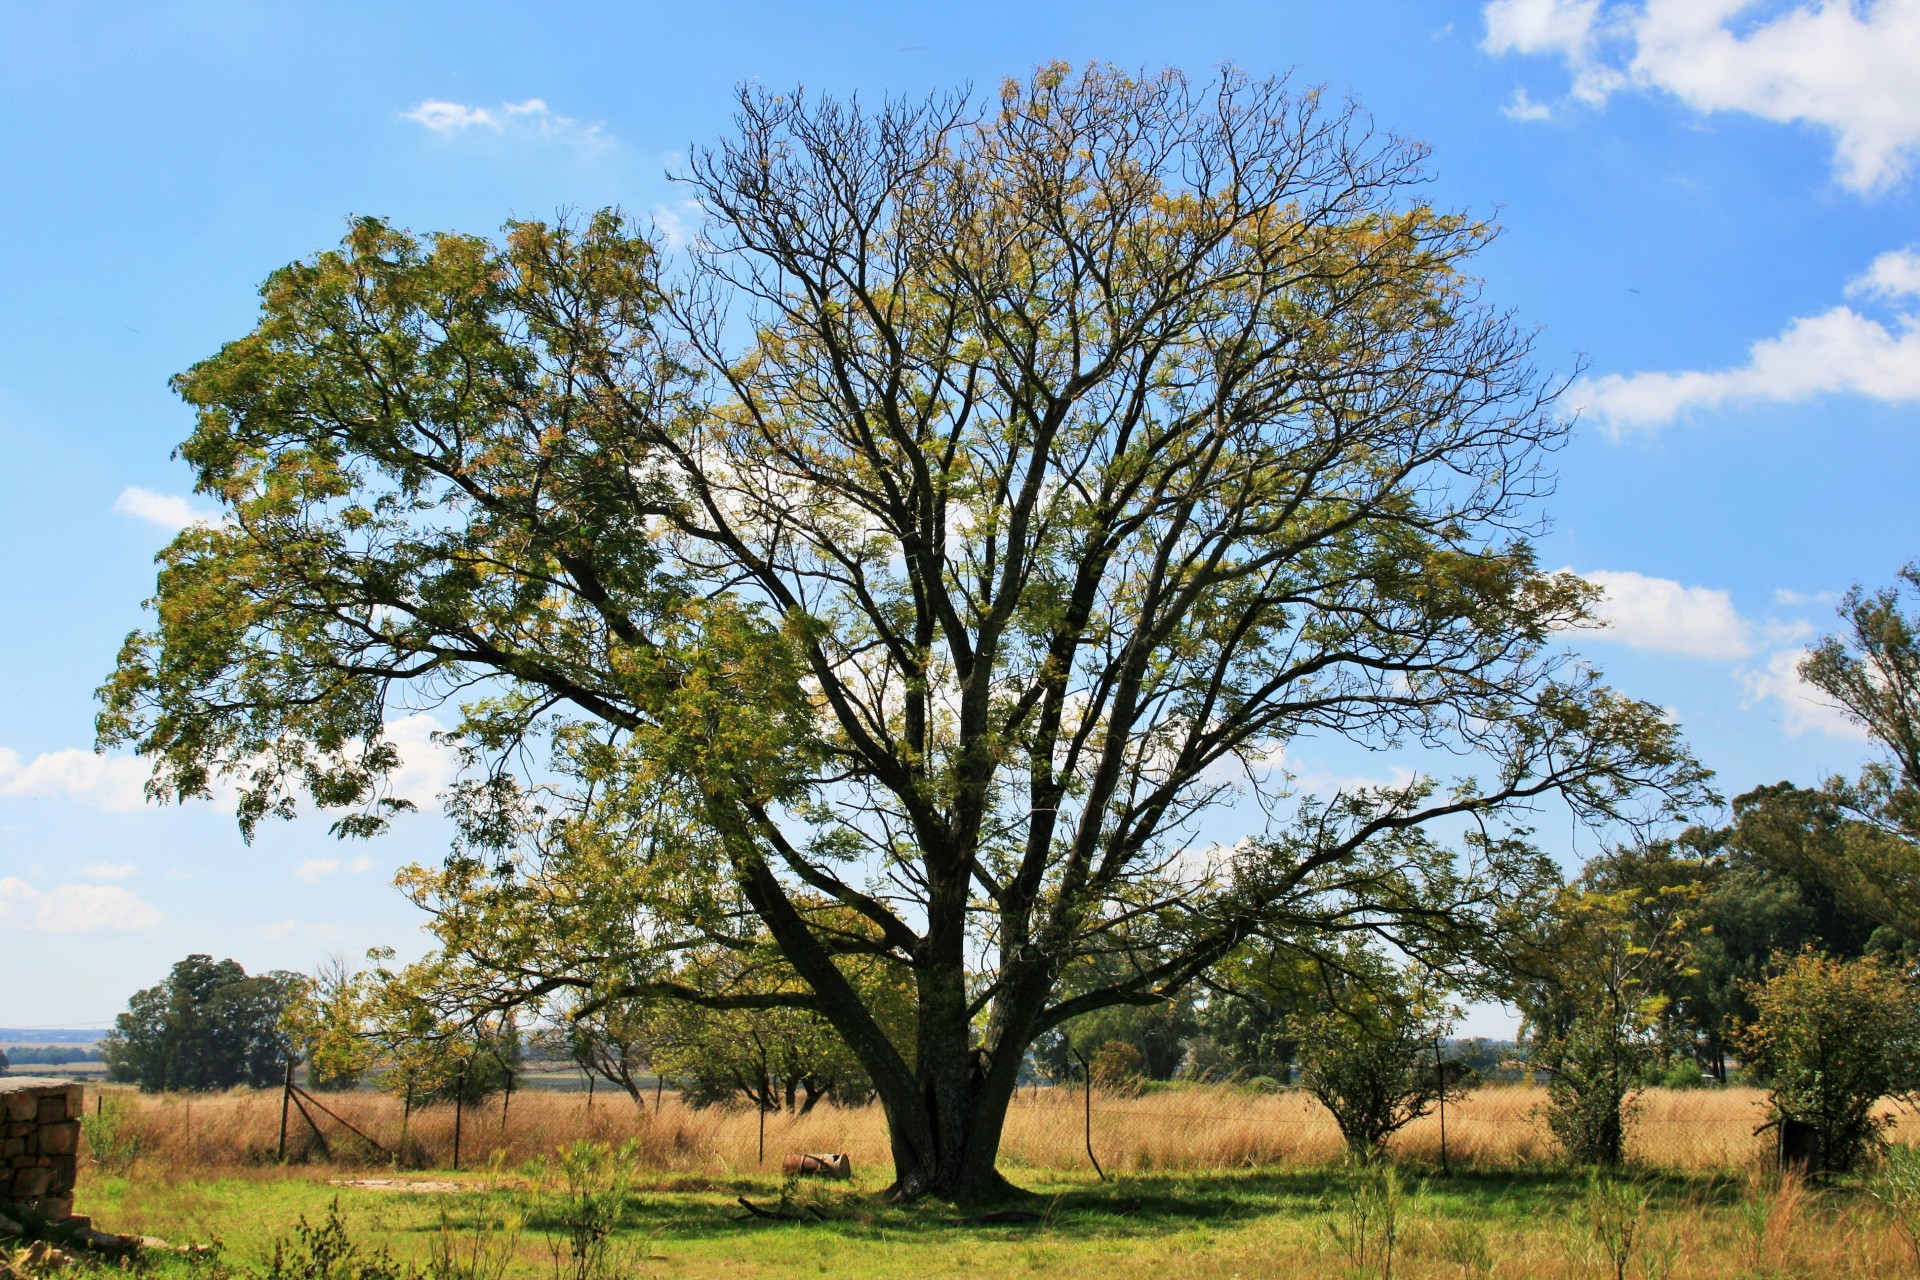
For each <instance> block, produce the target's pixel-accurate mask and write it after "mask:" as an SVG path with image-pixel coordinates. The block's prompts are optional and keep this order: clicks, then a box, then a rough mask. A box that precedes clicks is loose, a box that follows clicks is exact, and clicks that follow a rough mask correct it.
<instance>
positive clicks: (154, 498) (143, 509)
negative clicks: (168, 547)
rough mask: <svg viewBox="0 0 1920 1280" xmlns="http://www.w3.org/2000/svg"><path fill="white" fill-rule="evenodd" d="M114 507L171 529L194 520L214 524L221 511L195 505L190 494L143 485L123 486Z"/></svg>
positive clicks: (124, 512) (125, 513)
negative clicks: (158, 491)
mask: <svg viewBox="0 0 1920 1280" xmlns="http://www.w3.org/2000/svg"><path fill="white" fill-rule="evenodd" d="M113 509H114V511H115V512H117V513H118V514H120V515H123V516H132V517H133V518H134V519H136V520H145V521H147V522H149V523H151V524H157V525H159V526H160V527H161V528H162V529H165V530H167V531H168V532H169V533H178V532H180V530H182V529H184V528H186V527H187V526H188V525H190V524H212V523H213V522H214V521H215V520H217V519H219V516H218V514H217V513H215V512H212V511H207V510H205V509H203V508H201V507H197V506H195V505H194V503H193V501H192V499H190V498H182V497H178V496H176V495H174V494H171V493H155V492H154V491H153V490H151V489H142V488H141V487H140V486H139V485H128V486H127V487H126V488H125V489H122V490H121V491H120V496H119V497H117V498H115V499H114V500H113Z"/></svg>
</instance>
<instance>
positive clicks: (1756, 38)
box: [1482, 0, 1920, 191]
mask: <svg viewBox="0 0 1920 1280" xmlns="http://www.w3.org/2000/svg"><path fill="white" fill-rule="evenodd" d="M1755 7H1756V6H1755V5H1754V4H1753V3H1752V0H1641V2H1640V3H1612V4H1605V5H1603V4H1601V3H1599V0H1490V3H1488V4H1487V5H1486V6H1485V7H1484V9H1483V10H1482V13H1483V16H1484V18H1485V20H1486V25H1487V34H1486V39H1485V40H1484V41H1483V42H1482V47H1483V48H1485V49H1486V50H1487V51H1488V52H1489V53H1495V54H1502V53H1519V54H1536V55H1547V56H1557V57H1559V58H1560V59H1561V60H1562V61H1563V62H1565V64H1566V66H1567V70H1568V72H1569V74H1570V75H1571V77H1572V84H1571V86H1570V90H1569V91H1570V93H1571V94H1572V96H1573V97H1575V98H1578V99H1580V100H1582V101H1585V102H1588V103H1591V104H1594V105H1596V106H1597V105H1600V104H1602V103H1604V102H1605V101H1606V99H1607V98H1608V97H1609V96H1610V95H1611V94H1613V93H1614V92H1617V91H1618V90H1620V89H1623V88H1627V87H1632V88H1636V89H1640V90H1643V91H1654V92H1661V93H1667V94H1671V95H1672V96H1673V97H1675V98H1678V99H1679V100H1680V101H1681V102H1684V103H1686V104H1687V105H1688V106H1690V107H1692V108H1694V109H1695V110H1696V111H1701V112H1714V111H1738V112H1744V113H1746V114H1749V115H1754V116H1758V117H1760V118H1761V119H1763V120H1771V121H1775V122H1777V123H1781V124H1791V123H1804V124H1812V125H1817V126H1819V127H1821V128H1824V129H1826V130H1827V131H1828V132H1830V133H1831V134H1832V135H1833V137H1834V160H1835V166H1836V168H1837V169H1838V171H1839V177H1840V181H1841V182H1842V183H1844V184H1845V185H1846V186H1848V187H1850V188H1852V189H1854V190H1856V191H1872V190H1875V189H1879V188H1884V187H1888V186H1891V185H1893V184H1894V183H1896V182H1898V181H1899V180H1900V179H1901V178H1902V177H1904V176H1905V175H1906V172H1907V169H1908V166H1909V164H1910V163H1911V160H1912V157H1913V153H1914V151H1915V150H1916V148H1920V74H1915V70H1914V68H1915V67H1916V66H1920V4H1916V3H1914V0H1858V2H1855V3H1848V2H1845V0H1828V2H1825V3H1816V4H1796V5H1794V6H1792V7H1790V8H1786V9H1784V10H1782V9H1780V8H1779V7H1778V6H1769V7H1768V8H1767V9H1765V10H1763V11H1762V12H1761V13H1760V14H1758V15H1755V14H1753V13H1752V10H1754V9H1755Z"/></svg>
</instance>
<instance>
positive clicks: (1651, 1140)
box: [115, 1086, 1768, 1175]
mask: <svg viewBox="0 0 1920 1280" xmlns="http://www.w3.org/2000/svg"><path fill="white" fill-rule="evenodd" d="M1544 1097H1545V1094H1544V1093H1543V1092H1542V1091H1541V1090H1538V1089H1533V1088H1526V1087H1492V1088H1485V1089H1481V1090H1478V1091H1476V1092H1474V1093H1472V1094H1469V1095H1468V1096H1467V1098H1466V1099H1465V1100H1464V1101H1463V1102H1461V1103H1459V1104H1458V1105H1456V1106H1452V1107H1449V1108H1448V1111H1447V1120H1446V1127H1447V1154H1448V1156H1449V1159H1450V1160H1451V1162H1452V1163H1453V1164H1455V1165H1457V1166H1459V1167H1462V1168H1471V1169H1482V1170H1525V1169H1537V1168H1541V1167H1550V1166H1552V1165H1554V1164H1555V1163H1556V1161H1557V1159H1558V1156H1557V1149H1556V1147H1555V1145H1554V1143H1553V1140H1552V1137H1551V1136H1550V1135H1549V1134H1548V1133H1547V1129H1546V1125H1545V1123H1544V1121H1543V1120H1541V1119H1540V1117H1539V1115H1538V1114H1537V1112H1538V1108H1539V1106H1540V1104H1541V1102H1542V1101H1543V1099H1544ZM115 1099H116V1101H117V1102H118V1103H119V1105H120V1106H121V1107H122V1108H123V1110H124V1113H125V1116H126V1119H125V1121H124V1123H125V1125H126V1129H127V1132H128V1134H129V1136H130V1137H131V1138H132V1140H133V1144H134V1147H135V1149H136V1150H137V1151H138V1152H139V1153H140V1154H142V1155H144V1156H146V1157H149V1158H154V1159H160V1160H165V1161H167V1162H169V1163H172V1162H183V1163H185V1164H187V1165H190V1166H192V1167H195V1168H200V1169H210V1168H227V1167H235V1166H244V1165H257V1164H260V1163H262V1162H263V1161H265V1160H270V1159H271V1158H272V1157H273V1156H274V1155H275V1153H276V1151H277V1148H278V1143H279V1127H280V1110H281V1107H280V1093H279V1091H278V1090H270V1091H252V1090H235V1091H233V1092H231V1093H226V1094H216V1095H204V1094H201V1095H186V1094H180V1095H161V1096H152V1095H143V1094H138V1093H134V1092H131V1091H125V1092H118V1093H116V1094H115ZM321 1099H322V1101H323V1102H324V1105H325V1106H326V1107H328V1108H330V1109H332V1110H333V1111H335V1112H337V1113H338V1115H339V1116H340V1117H341V1118H343V1119H344V1120H346V1121H348V1122H350V1123H351V1124H352V1125H353V1126H355V1127H356V1128H358V1129H360V1130H362V1131H363V1132H365V1133H366V1134H367V1135H368V1136H370V1137H371V1138H373V1139H374V1140H375V1141H377V1142H379V1143H380V1144H381V1145H382V1146H383V1147H384V1148H385V1150H386V1152H387V1153H388V1154H387V1155H385V1156H383V1155H381V1154H380V1153H379V1152H376V1151H374V1150H373V1149H372V1148H370V1147H369V1146H368V1145H367V1144H365V1143H363V1142H361V1141H359V1140H358V1139H357V1138H355V1137H354V1136H352V1134H351V1133H349V1132H348V1131H347V1130H346V1128H345V1127H344V1126H342V1125H341V1124H339V1123H338V1122H336V1121H335V1120H334V1119H332V1118H330V1117H328V1116H326V1115H324V1114H321V1113H319V1112H313V1115H314V1119H315V1120H316V1121H317V1122H318V1124H319V1127H320V1129H321V1133H322V1136H323V1137H324V1139H325V1141H326V1143H327V1145H328V1149H329V1151H330V1158H329V1161H328V1162H330V1163H332V1162H337V1163H343V1164H385V1163H390V1162H391V1158H392V1153H396V1152H398V1151H399V1150H400V1138H401V1129H402V1121H403V1117H402V1106H401V1103H400V1102H399V1101H397V1100H395V1099H393V1098H390V1097H388V1096H387V1095H385V1094H380V1093H373V1092H367V1091H356V1092H352V1093H344V1094H324V1095H321ZM1083 1106H1084V1099H1083V1098H1082V1095H1081V1093H1080V1091H1079V1090H1078V1089H1073V1088H1052V1089H1038V1090H1022V1091H1021V1093H1020V1095H1019V1097H1018V1099H1017V1100H1016V1101H1015V1103H1014V1105H1013V1107H1012V1110H1011V1114H1010V1115H1009V1118H1008V1122H1007V1130H1006V1138H1005V1141H1004V1143H1003V1144H1002V1148H1001V1150H1002V1163H1003V1164H1004V1165H1005V1166H1006V1167H1007V1168H1008V1169H1010V1170H1019V1169H1031V1170H1045V1171H1066V1170H1071V1169H1087V1168H1089V1167H1090V1166H1089V1163H1088V1160H1087V1154H1086V1142H1085V1132H1084V1128H1083V1126H1084V1123H1085V1117H1084V1112H1083ZM503 1111H504V1124H503V1114H502V1113H503ZM1764 1117H1765V1094H1764V1093H1762V1092H1761V1091H1760V1090H1757V1089H1741V1088H1727V1089H1701V1090H1686V1091H1669V1090H1657V1089H1656V1090H1650V1091H1648V1092H1647V1093H1646V1094H1644V1095H1643V1096H1642V1099H1641V1106H1640V1110H1639V1112H1638V1115H1637V1116H1636V1118H1635V1121H1634V1123H1633V1126H1632V1128H1631V1130H1630V1138H1629V1152H1630V1158H1631V1159H1632V1161H1633V1162H1634V1163H1635V1164H1636V1165H1639V1166H1641V1167H1644V1168H1649V1169H1662V1170H1693V1171H1707V1170H1744V1169H1747V1168H1749V1167H1751V1166H1753V1164H1754V1163H1755V1162H1756V1161H1757V1160H1759V1159H1760V1158H1761V1157H1762V1156H1763V1154H1764V1153H1765V1152H1766V1151H1767V1150H1768V1147H1767V1139H1766V1136H1765V1135H1762V1136H1759V1137H1756V1136H1755V1135H1754V1129H1755V1128H1756V1127H1757V1126H1758V1125H1759V1124H1760V1123H1761V1122H1762V1120H1763V1119H1764ZM454 1120H455V1116H454V1109H453V1108H452V1107H451V1106H449V1105H445V1104H442V1105H439V1106H435V1107H431V1108H418V1109H415V1111H414V1112H413V1114H412V1116H411V1118H410V1119H409V1120H407V1121H406V1129H407V1139H408V1143H407V1145H408V1148H409V1156H408V1158H407V1160H406V1161H405V1162H404V1163H408V1164H413V1165H418V1166H421V1167H434V1168H445V1167H448V1166H450V1165H451V1164H452V1159H453V1137H454ZM1092 1128H1093V1154H1094V1155H1095V1157H1097V1158H1098V1160H1099V1161H1100V1164H1101V1165H1102V1166H1103V1167H1104V1168H1105V1169H1107V1171H1109V1172H1129V1173H1138V1172H1147V1171H1153V1170H1165V1171H1197V1170H1209V1169H1218V1170H1226V1169H1255V1168H1296V1169H1298V1168H1319V1167H1323V1166H1325V1165H1327V1164H1329V1163H1332V1162H1334V1161H1337V1160H1338V1159H1339V1158H1340V1156H1341V1152H1342V1147H1341V1142H1340V1135H1339V1131H1338V1130H1337V1129H1336V1128H1335V1127H1334V1125H1333V1121H1332V1119H1331V1117H1329V1116H1328V1115H1327V1113H1326V1111H1325V1110H1324V1109H1323V1108H1321V1107H1320V1105H1319V1104H1318V1103H1316V1102H1314V1101H1313V1100H1312V1099H1311V1098H1310V1097H1308V1096H1307V1095H1306V1094H1304V1093H1300V1092H1297V1091H1292V1090H1289V1091H1286V1092H1282V1093H1276V1094H1257V1093H1252V1092H1249V1091H1245V1090H1241V1089H1237V1088H1228V1087H1204V1086H1203V1087H1195V1088H1183V1089H1171V1090H1166V1091H1158V1092H1152V1093H1147V1094H1144V1095H1141V1096H1138V1097H1116V1096H1107V1095H1103V1094H1100V1093H1097V1092H1096V1093H1095V1095H1094V1098H1093V1126H1092ZM310 1133H311V1131H310V1129H309V1127H308V1125H307V1124H306V1122H305V1121H303V1120H302V1119H301V1115H300V1111H299V1110H298V1109H297V1108H296V1109H295V1110H294V1111H293V1112H292V1115H291V1120H290V1125H289V1148H290V1150H289V1155H290V1157H296V1158H299V1159H317V1158H320V1155H321V1152H320V1147H319V1144H318V1143H317V1142H315V1141H314V1140H313V1138H312V1137H311V1136H310ZM765 1133H766V1150H767V1156H768V1158H769V1160H770V1161H771V1162H772V1163H773V1164H774V1165H775V1166H777V1164H778V1161H779V1157H780V1155H781V1154H782V1153H784V1152H788V1151H844V1152H847V1153H848V1154H850V1155H851V1156H852V1157H853V1163H854V1166H855V1167H856V1168H859V1169H878V1168H882V1167H884V1166H885V1165H886V1164H887V1160H888V1157H887V1141H886V1126H885V1122H884V1120H883V1118H882V1116H881V1114H880V1109H879V1108H878V1107H877V1106H868V1107H846V1108H843V1107H833V1106H820V1107H817V1108H815V1109H814V1111H813V1112H812V1113H811V1114H808V1115H803V1116H795V1117H789V1116H787V1115H784V1114H775V1115H769V1116H767V1117H766V1123H765ZM581 1138H584V1139H588V1140H591V1141H596V1142H608V1143H616V1144H617V1143H620V1142H624V1141H626V1140H628V1139H633V1140H634V1141H635V1142H636V1143H637V1144H638V1147H639V1151H640V1158H641V1162H642V1165H643V1167H645V1168H649V1169H657V1170H662V1171H670V1172H675V1173H704V1174H716V1175H727V1174H733V1173H739V1172H748V1171H752V1170H754V1169H756V1168H759V1167H761V1159H760V1152H759V1148H760V1117H759V1116H758V1115H757V1113H755V1112H753V1111H750V1110H724V1109H720V1108H709V1109H706V1110H695V1109H692V1108H689V1107H685V1106H682V1105H680V1103H679V1102H678V1101H677V1100H676V1099H675V1097H674V1095H673V1094H672V1093H671V1092H669V1093H667V1094H666V1095H665V1099H664V1104H663V1105H662V1106H661V1108H660V1110H659V1112H658V1113H657V1114H656V1113H655V1111H654V1106H653V1097H652V1095H650V1094H649V1095H646V1097H645V1100H644V1105H643V1106H635V1105H634V1103H633V1102H631V1101H630V1100H629V1099H628V1098H627V1097H626V1096H625V1095H624V1094H618V1093H611V1092H601V1093H600V1094H599V1095H598V1097H597V1098H596V1099H595V1100H594V1101H593V1103H592V1105H591V1106H589V1105H588V1102H587V1099H586V1097H585V1095H583V1094H579V1093H568V1094H562V1093H549V1092H532V1091H521V1092H518V1093H516V1094H514V1095H513V1096H512V1098H511V1099H507V1098H503V1097H500V1096H496V1097H494V1098H493V1099H490V1100H489V1101H487V1102H486V1103H484V1104H482V1105H480V1106H477V1107H471V1108H468V1109H466V1111H465V1113H464V1115H463V1116H462V1117H461V1148H462V1149H461V1163H462V1165H463V1166H465V1167H468V1168H477V1167H482V1166H485V1165H486V1164H488V1163H489V1162H490V1161H491V1160H493V1159H494V1158H495V1156H496V1154H497V1155H499V1156H500V1157H501V1158H504V1159H505V1160H506V1161H508V1162H509V1163H516V1164H517V1163H519V1162H521V1161H523V1160H526V1159H529V1158H532V1157H535V1156H538V1155H540V1154H542V1153H545V1152H549V1151H552V1150H553V1149H554V1148H556V1147H558V1146H560V1145H562V1144H564V1143H567V1142H570V1141H573V1140H575V1139H581ZM1392 1149H1393V1154H1394V1156H1395V1158H1396V1159H1397V1160H1400V1161H1403V1162H1409V1163H1414V1164H1422V1165H1424V1164H1436V1165H1437V1164H1438V1163H1439V1160H1440V1117H1439V1116H1438V1115H1437V1114H1436V1115H1428V1116H1426V1117H1424V1118H1423V1119H1421V1120H1417V1121H1415V1122H1414V1123H1413V1124H1412V1125H1410V1126H1408V1127H1407V1128H1406V1129H1405V1130H1404V1131H1402V1132H1401V1133H1400V1134H1399V1135H1398V1136H1397V1137H1396V1138H1395V1139H1394V1142H1393V1147H1392Z"/></svg>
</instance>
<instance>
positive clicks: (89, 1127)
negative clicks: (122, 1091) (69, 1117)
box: [80, 1092, 141, 1173]
mask: <svg viewBox="0 0 1920 1280" xmlns="http://www.w3.org/2000/svg"><path fill="white" fill-rule="evenodd" d="M132 1121H133V1108H132V1107H130V1106H129V1105H128V1104H127V1100H126V1099H125V1098H123V1097H121V1096H120V1095H119V1094H117V1093H107V1092H102V1093H99V1094H97V1095H95V1103H94V1108H93V1110H92V1111H90V1112H85V1113H83V1114H82V1115H81V1117H80V1133H81V1135H82V1136H83V1137H84V1138H85V1139H86V1142H87V1154H89V1155H90V1156H92V1157H93V1162H94V1163H95V1164H97V1165H99V1166H100V1168H102V1169H103V1170H105V1171H107V1172H108V1173H125V1172H126V1171H127V1170H128V1169H130V1168H132V1167H133V1162H134V1161H135V1160H136V1159H138V1158H139V1156H140V1154H141V1143H140V1135H139V1133H138V1132H137V1131H136V1130H135V1128H134V1125H133V1123H132Z"/></svg>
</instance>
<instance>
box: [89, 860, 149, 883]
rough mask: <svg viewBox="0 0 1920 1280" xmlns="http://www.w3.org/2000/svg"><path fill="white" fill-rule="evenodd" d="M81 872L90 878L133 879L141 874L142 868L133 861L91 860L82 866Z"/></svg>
mask: <svg viewBox="0 0 1920 1280" xmlns="http://www.w3.org/2000/svg"><path fill="white" fill-rule="evenodd" d="M80 874H81V875H83V876H85V877H86V878H87V879H89V880H131V879H132V878H133V877H135V876H137V875H139V874H140V868H138V867H136V866H134V865H133V864H132V863H131V862H89V863H88V864H87V865H86V866H84V867H82V868H80Z"/></svg>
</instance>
